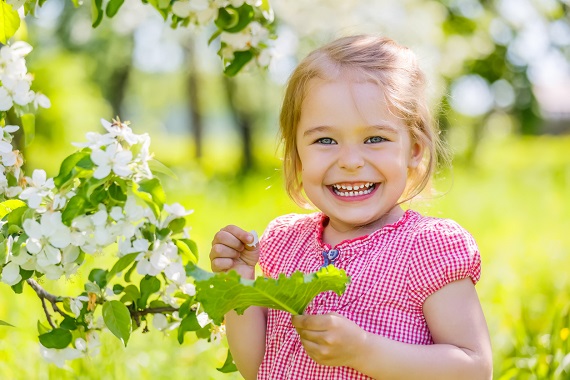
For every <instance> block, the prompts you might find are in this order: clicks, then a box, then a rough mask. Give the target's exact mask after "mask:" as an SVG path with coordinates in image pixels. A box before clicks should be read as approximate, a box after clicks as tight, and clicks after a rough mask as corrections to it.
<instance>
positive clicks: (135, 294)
mask: <svg viewBox="0 0 570 380" xmlns="http://www.w3.org/2000/svg"><path fill="white" fill-rule="evenodd" d="M123 291H124V292H125V295H124V296H123V297H122V298H121V302H129V301H133V302H136V301H137V300H138V299H139V298H141V292H140V291H139V288H137V287H136V286H135V285H132V284H131V285H128V286H127V287H126V288H125V289H124V290H123Z"/></svg>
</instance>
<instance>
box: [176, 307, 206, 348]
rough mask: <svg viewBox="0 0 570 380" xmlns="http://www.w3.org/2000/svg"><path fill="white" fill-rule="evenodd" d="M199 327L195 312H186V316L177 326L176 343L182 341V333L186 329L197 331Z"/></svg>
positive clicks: (184, 332)
mask: <svg viewBox="0 0 570 380" xmlns="http://www.w3.org/2000/svg"><path fill="white" fill-rule="evenodd" d="M201 328H202V327H201V326H200V324H199V323H198V318H196V313H190V314H188V316H187V317H186V318H184V319H183V320H182V322H180V326H178V343H180V344H182V343H184V335H185V334H186V333H187V332H188V331H198V330H200V329H201Z"/></svg>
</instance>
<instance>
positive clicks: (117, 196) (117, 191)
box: [108, 182, 127, 203]
mask: <svg viewBox="0 0 570 380" xmlns="http://www.w3.org/2000/svg"><path fill="white" fill-rule="evenodd" d="M108 191H109V195H110V196H111V198H112V199H114V200H115V201H117V202H120V203H123V202H125V201H126V200H127V192H126V189H124V188H123V187H122V186H121V185H120V184H118V183H116V182H113V183H112V184H111V186H109V190H108Z"/></svg>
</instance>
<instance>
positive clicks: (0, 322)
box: [0, 319, 14, 327]
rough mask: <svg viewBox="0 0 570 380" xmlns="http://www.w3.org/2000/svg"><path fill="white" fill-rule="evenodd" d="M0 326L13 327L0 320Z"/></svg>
mask: <svg viewBox="0 0 570 380" xmlns="http://www.w3.org/2000/svg"><path fill="white" fill-rule="evenodd" d="M0 326H8V327H14V325H11V324H9V323H8V322H4V321H3V320H1V319H0Z"/></svg>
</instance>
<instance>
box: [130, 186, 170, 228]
mask: <svg viewBox="0 0 570 380" xmlns="http://www.w3.org/2000/svg"><path fill="white" fill-rule="evenodd" d="M133 194H134V195H136V196H137V197H139V198H140V199H142V200H143V201H144V202H145V203H146V204H147V205H148V206H149V207H150V209H151V210H152V212H153V213H154V215H155V216H156V217H157V218H158V217H159V216H160V210H162V205H163V204H164V200H165V198H166V196H165V194H164V190H163V189H162V186H161V184H160V181H159V180H158V178H153V179H151V180H147V181H143V182H141V183H140V184H139V186H137V185H134V186H133Z"/></svg>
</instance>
